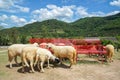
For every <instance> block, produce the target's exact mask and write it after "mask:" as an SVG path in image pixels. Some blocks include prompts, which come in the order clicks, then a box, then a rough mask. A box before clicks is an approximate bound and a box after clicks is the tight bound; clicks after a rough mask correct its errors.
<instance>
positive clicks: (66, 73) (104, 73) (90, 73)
mask: <svg viewBox="0 0 120 80" xmlns="http://www.w3.org/2000/svg"><path fill="white" fill-rule="evenodd" d="M0 71H2V74H0V80H119V79H120V60H115V61H114V62H112V63H110V64H100V63H98V64H77V65H74V66H73V68H72V69H68V68H66V67H65V66H58V67H55V68H53V67H51V68H50V69H46V68H45V73H40V72H38V71H36V72H35V73H29V72H26V73H21V67H14V68H13V69H9V68H8V67H6V66H5V65H1V66H0Z"/></svg>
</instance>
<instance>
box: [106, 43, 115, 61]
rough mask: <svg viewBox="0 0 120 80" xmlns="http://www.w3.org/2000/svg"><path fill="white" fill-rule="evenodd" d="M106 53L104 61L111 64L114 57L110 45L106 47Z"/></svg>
mask: <svg viewBox="0 0 120 80" xmlns="http://www.w3.org/2000/svg"><path fill="white" fill-rule="evenodd" d="M106 51H107V53H106V54H105V58H106V61H109V62H113V59H112V57H113V55H114V46H113V45H111V44H108V45H106Z"/></svg>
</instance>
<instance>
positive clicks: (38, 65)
mask: <svg viewBox="0 0 120 80" xmlns="http://www.w3.org/2000/svg"><path fill="white" fill-rule="evenodd" d="M37 67H38V69H39V70H40V62H39V61H38V64H37Z"/></svg>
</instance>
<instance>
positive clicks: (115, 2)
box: [110, 0, 120, 7]
mask: <svg viewBox="0 0 120 80" xmlns="http://www.w3.org/2000/svg"><path fill="white" fill-rule="evenodd" d="M110 5H112V6H119V7H120V0H113V1H112V2H110Z"/></svg>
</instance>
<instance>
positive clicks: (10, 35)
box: [0, 13, 120, 43]
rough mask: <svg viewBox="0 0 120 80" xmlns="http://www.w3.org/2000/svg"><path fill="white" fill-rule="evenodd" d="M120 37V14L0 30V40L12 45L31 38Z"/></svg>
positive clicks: (47, 21)
mask: <svg viewBox="0 0 120 80" xmlns="http://www.w3.org/2000/svg"><path fill="white" fill-rule="evenodd" d="M104 36H120V13H119V14H116V15H112V16H106V17H86V18H82V19H79V20H77V21H75V22H72V23H66V22H63V21H59V20H56V19H51V20H45V21H42V22H34V23H31V24H27V25H25V26H23V27H12V28H9V29H2V30H0V39H5V40H6V41H10V42H12V43H16V42H25V41H26V40H28V39H29V38H31V37H39V38H80V37H104Z"/></svg>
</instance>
